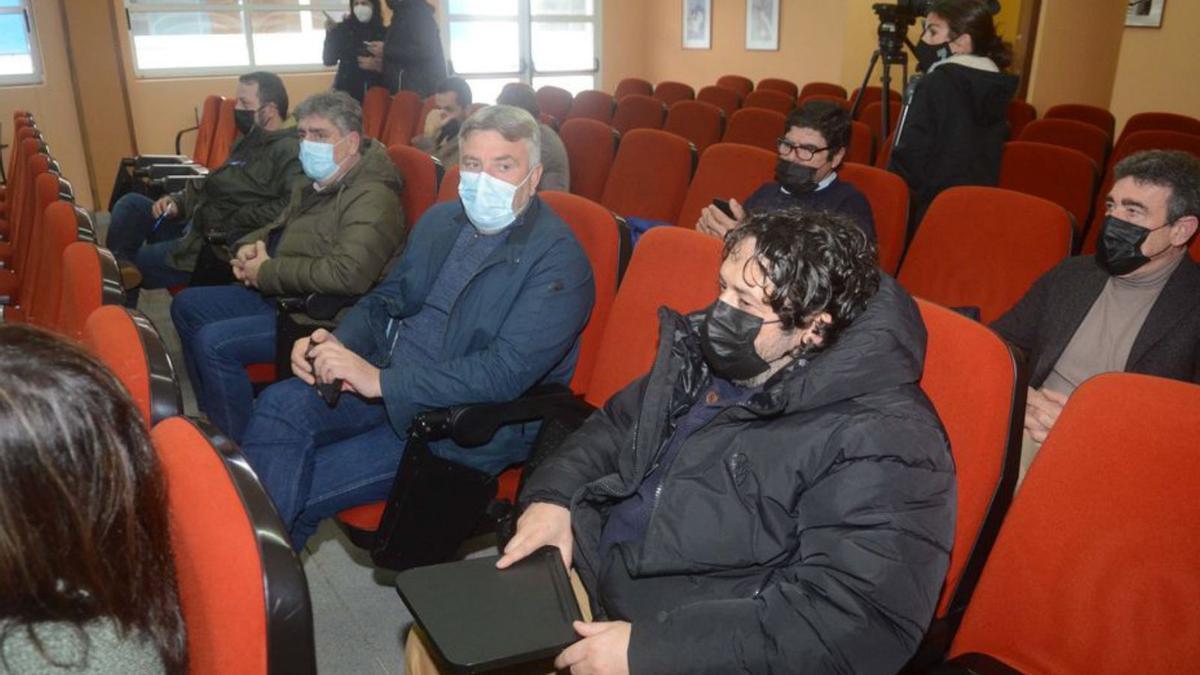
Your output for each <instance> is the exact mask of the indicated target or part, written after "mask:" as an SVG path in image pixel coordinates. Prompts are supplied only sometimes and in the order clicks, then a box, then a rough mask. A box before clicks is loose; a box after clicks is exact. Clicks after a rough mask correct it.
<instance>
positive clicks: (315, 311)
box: [275, 293, 361, 321]
mask: <svg viewBox="0 0 1200 675" xmlns="http://www.w3.org/2000/svg"><path fill="white" fill-rule="evenodd" d="M360 297H361V296H358V295H332V294H329V293H309V294H308V295H297V296H286V297H282V298H276V299H275V307H276V308H277V309H278V310H279V311H281V312H286V313H288V314H306V315H308V317H309V318H310V319H313V320H314V321H333V319H334V318H335V317H336V316H337V315H338V312H340V311H342V310H343V309H345V308H347V307H349V306H351V305H353V304H354V303H356V302H358V299H359V298H360Z"/></svg>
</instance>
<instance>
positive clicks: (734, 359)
mask: <svg viewBox="0 0 1200 675" xmlns="http://www.w3.org/2000/svg"><path fill="white" fill-rule="evenodd" d="M764 323H768V322H764V321H763V320H762V319H761V318H759V317H757V316H754V315H753V314H749V313H747V312H743V311H742V310H740V309H738V308H736V307H734V306H732V305H729V304H726V303H724V302H721V301H720V300H718V301H716V302H715V303H713V304H712V305H710V306H709V308H708V314H707V315H706V316H705V317H704V326H703V327H702V328H701V329H700V348H701V349H702V350H703V351H704V359H705V360H706V361H708V365H709V367H710V368H712V370H713V372H714V373H716V374H717V375H720V376H721V377H724V378H726V379H729V380H734V381H745V380H749V379H752V378H754V377H755V376H757V375H761V374H763V373H765V372H766V371H767V369H768V368H770V367H771V364H769V363H767V362H766V361H764V360H763V358H762V357H761V356H759V355H758V351H757V350H756V349H754V340H755V338H757V337H758V332H759V331H760V330H762V327H763V324H764ZM769 323H777V321H771V322H769Z"/></svg>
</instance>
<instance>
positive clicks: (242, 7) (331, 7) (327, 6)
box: [26, 0, 346, 80]
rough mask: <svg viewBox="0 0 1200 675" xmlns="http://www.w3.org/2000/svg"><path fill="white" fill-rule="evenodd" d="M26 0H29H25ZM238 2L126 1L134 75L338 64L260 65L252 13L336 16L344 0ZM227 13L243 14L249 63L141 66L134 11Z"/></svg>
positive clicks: (316, 69) (307, 69)
mask: <svg viewBox="0 0 1200 675" xmlns="http://www.w3.org/2000/svg"><path fill="white" fill-rule="evenodd" d="M26 1H27V0H26ZM235 2H236V3H237V4H234V5H227V4H226V5H222V4H216V3H208V2H198V3H195V4H188V3H183V2H176V3H161V4H159V3H149V2H144V1H139V0H124V9H125V29H126V30H125V33H126V36H127V37H128V40H129V51H130V55H131V56H132V63H131V65H132V67H133V73H134V76H135V77H137V78H138V79H139V80H160V79H172V78H184V77H208V76H221V75H242V74H244V73H247V72H249V71H252V70H269V71H271V72H273V73H293V74H294V73H322V72H330V73H332V72H333V71H335V70H336V66H326V65H325V64H324V63H322V62H321V58H320V57H319V56H318V57H317V61H316V63H294V64H277V65H259V64H258V63H257V62H256V60H255V55H254V32H253V27H252V23H251V14H254V13H255V12H308V11H311V12H320V11H322V10H324V11H326V12H329V13H330V14H331V15H333V16H337V15H338V14H344V13H345V12H346V3H345V2H344V1H342V0H293V2H292V3H290V4H286V5H272V4H264V3H258V2H254V0H235ZM209 11H215V12H227V13H237V14H240V15H241V27H242V33H241V34H242V37H243V39H244V40H245V42H246V54H247V57H248V61H249V62H248V63H247V64H245V65H236V66H197V67H194V68H142V67H141V66H140V65H139V63H138V54H137V44H136V42H135V40H134V38H135V36H134V34H133V16H134V15H135V14H164V13H167V14H189V13H191V14H194V13H198V12H209Z"/></svg>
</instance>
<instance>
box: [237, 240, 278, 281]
mask: <svg viewBox="0 0 1200 675" xmlns="http://www.w3.org/2000/svg"><path fill="white" fill-rule="evenodd" d="M245 248H246V247H245V246H243V247H242V248H241V249H238V258H239V259H240V258H241V253H242V250H244V249H245ZM270 259H271V256H269V255H267V245H266V244H265V243H263V242H262V241H256V242H254V255H251V256H249V257H248V258H246V259H245V261H244V262H243V263H242V275H241V282H242V283H243V284H245V285H246V286H253V287H254V288H258V272H259V270H260V269H262V265H263V263H265V262H266V261H268V260H270ZM234 276H235V277H236V276H238V274H237V265H234Z"/></svg>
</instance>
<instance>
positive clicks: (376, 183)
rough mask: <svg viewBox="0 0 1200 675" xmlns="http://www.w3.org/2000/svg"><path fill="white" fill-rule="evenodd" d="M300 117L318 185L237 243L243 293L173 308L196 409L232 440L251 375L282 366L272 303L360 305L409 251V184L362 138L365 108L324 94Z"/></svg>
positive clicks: (187, 299) (304, 158)
mask: <svg viewBox="0 0 1200 675" xmlns="http://www.w3.org/2000/svg"><path fill="white" fill-rule="evenodd" d="M296 117H297V119H298V124H297V128H298V129H299V133H300V138H301V145H300V161H301V163H302V164H303V166H304V172H305V174H306V175H307V176H308V177H309V178H310V179H312V181H313V182H311V183H305V184H302V185H299V186H297V188H296V189H295V190H294V191H293V193H292V197H291V201H289V202H288V205H287V207H286V208H284V210H283V213H281V214H280V216H279V218H277V219H276V220H275V221H274V222H273V223H271V224H270V225H267V226H266V227H263V228H260V229H258V230H255V231H253V232H250V233H249V234H247V235H245V236H244V237H242V238H241V239H240V240H239V241H238V242H237V244H236V246H235V247H234V250H235V251H236V256H235V257H234V259H233V260H232V261H231V265H232V268H233V274H234V276H235V277H236V278H237V279H238V281H239V282H240V284H239V285H228V286H210V287H202V288H189V289H187V290H185V291H184V292H182V293H180V294H179V295H178V296H176V298H175V302H174V304H173V305H172V307H171V318H172V319H173V320H174V322H175V327H176V328H177V329H178V331H179V338H180V342H181V343H182V345H183V354H184V362H185V364H186V365H187V368H188V374H189V375H190V377H191V381H192V386H193V388H194V389H195V392H196V400H197V402H198V403H199V404H200V408H201V409H202V410H203V411H204V412H205V413H206V414H207V415H208V417H209V419H210V420H212V422H213V423H214V424H216V425H217V426H218V427H220V428H221V430H222V431H224V432H225V433H227V434H229V435H230V437H232V438H233V439H234V440H240V439H241V434H242V431H243V430H244V428H245V426H246V422H247V421H248V420H249V417H250V410H251V407H252V401H253V393H252V390H251V385H250V381H249V379H248V378H247V376H246V374H245V371H244V367H245V366H246V365H247V364H251V363H263V362H271V361H273V360H274V356H275V305H274V302H273V298H275V297H279V296H291V295H306V294H309V293H322V294H330V295H342V296H357V295H362V294H363V293H366V292H367V291H368V290H369V289H370V288H371V287H372V286H374V285H375V283H376V282H378V281H379V280H380V279H381V278H383V276H384V275H385V274H386V273H387V270H388V269H389V268H390V267H391V263H392V262H393V261H394V260H395V259H396V257H397V256H398V255H399V253H400V251H401V249H402V248H403V243H404V237H405V231H404V217H403V214H402V212H401V207H400V198H399V194H400V190H401V187H402V179H401V177H400V175H399V174H398V173H397V172H396V169H395V167H394V166H393V165H392V163H391V160H390V159H389V158H388V156H387V152H386V151H385V150H384V148H383V146H382V145H380V144H379V143H378V142H376V141H373V140H370V139H368V138H366V137H364V136H363V135H362V108H361V107H360V106H359V104H358V103H357V102H356V101H355V100H354V99H352V98H351V97H350V96H348V95H347V94H346V93H344V92H333V91H331V92H325V93H321V94H316V95H314V96H312V97H310V98H309V99H307V100H306V101H304V102H303V103H301V104H300V106H299V107H298V108H297V109H296Z"/></svg>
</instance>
